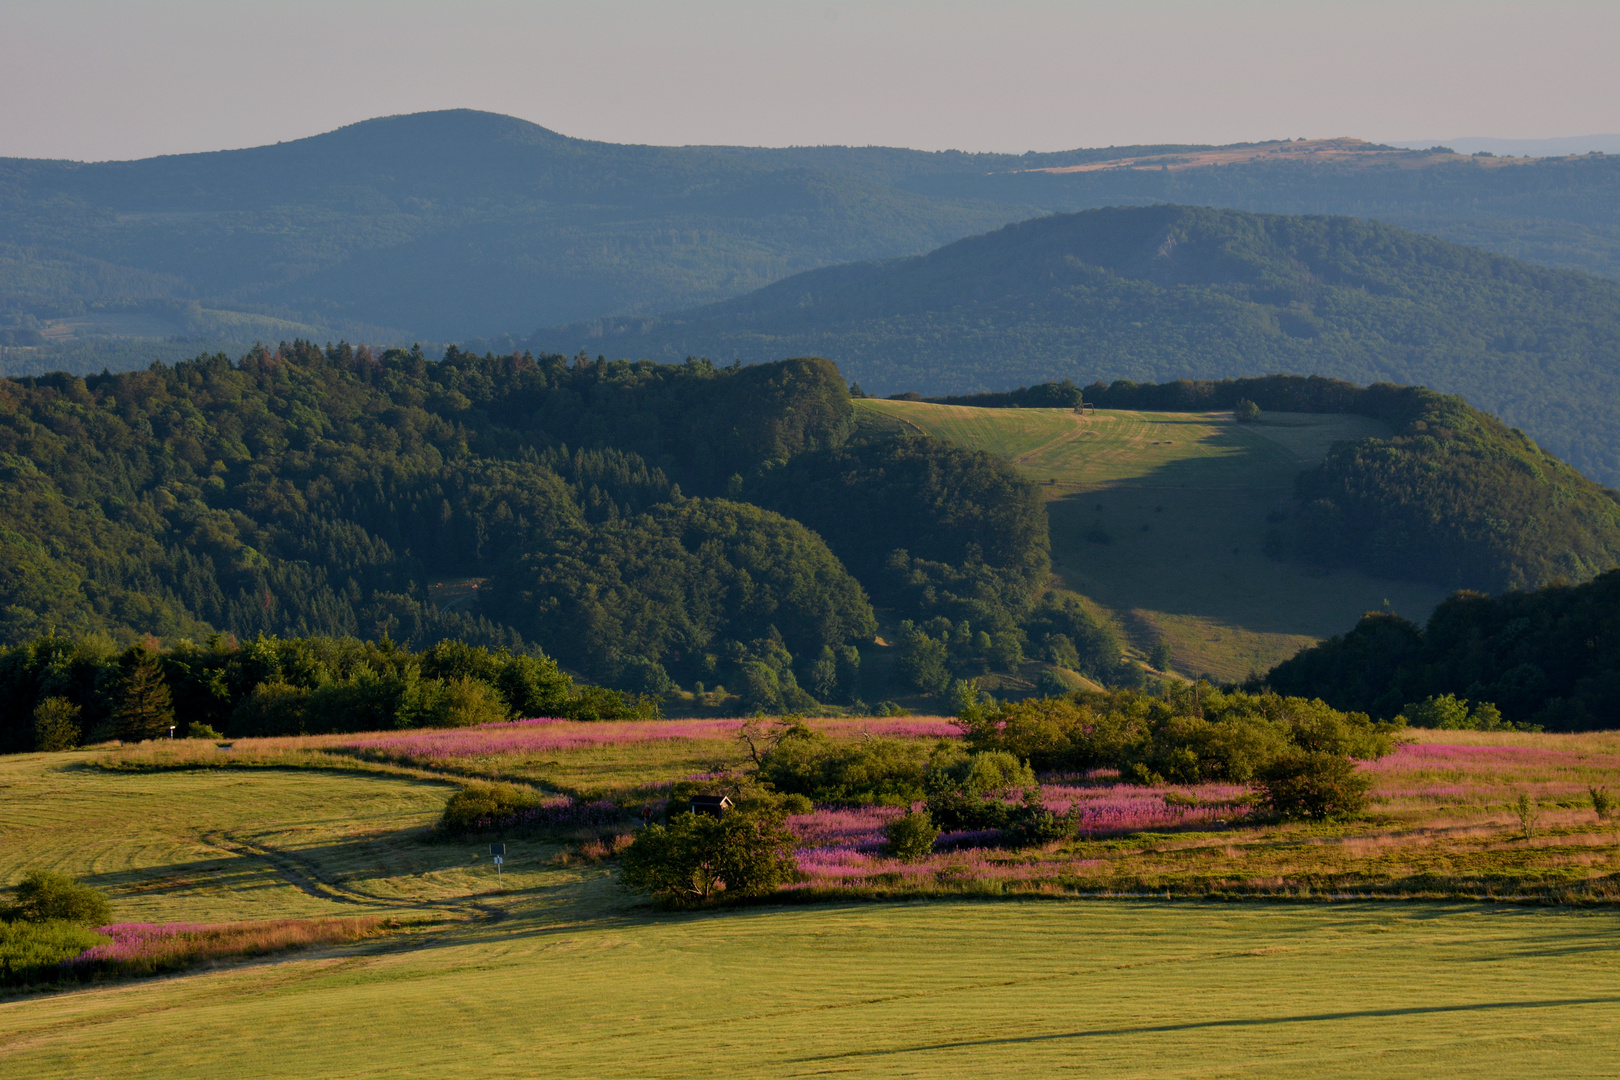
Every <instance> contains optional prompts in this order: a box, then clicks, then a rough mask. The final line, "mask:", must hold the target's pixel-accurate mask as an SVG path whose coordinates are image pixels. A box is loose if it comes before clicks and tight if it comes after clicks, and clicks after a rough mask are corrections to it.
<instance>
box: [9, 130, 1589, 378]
mask: <svg viewBox="0 0 1620 1080" xmlns="http://www.w3.org/2000/svg"><path fill="white" fill-rule="evenodd" d="M1167 201H1169V202H1182V203H1194V204H1209V205H1217V206H1230V207H1236V208H1240V209H1248V210H1266V211H1275V212H1287V213H1302V212H1308V213H1322V212H1333V213H1347V214H1354V215H1357V216H1363V217H1368V216H1370V217H1377V218H1379V219H1382V220H1386V221H1395V222H1398V223H1403V224H1407V225H1409V226H1410V227H1412V228H1416V229H1419V230H1420V231H1425V232H1433V233H1436V234H1439V235H1444V236H1447V237H1450V238H1451V239H1454V240H1458V241H1462V242H1467V243H1473V244H1478V245H1480V246H1483V247H1486V248H1489V249H1491V250H1494V251H1498V252H1501V253H1506V254H1510V255H1514V256H1518V257H1522V258H1526V259H1529V260H1531V261H1535V262H1540V263H1543V264H1546V265H1552V266H1567V267H1579V268H1584V269H1588V270H1592V271H1594V272H1598V273H1604V274H1609V275H1610V276H1616V277H1620V225H1616V224H1615V221H1616V218H1615V215H1616V212H1617V210H1620V158H1615V157H1605V156H1603V155H1595V156H1588V157H1581V158H1567V159H1548V160H1537V161H1530V160H1528V159H1505V158H1486V157H1465V156H1462V155H1458V154H1451V153H1435V152H1428V151H1412V150H1400V149H1396V148H1393V147H1388V146H1378V145H1374V144H1370V143H1365V142H1361V141H1359V140H1354V139H1333V140H1317V141H1314V142H1303V141H1296V142H1288V141H1286V140H1284V141H1281V142H1274V143H1260V144H1245V145H1239V146H1230V147H1207V146H1146V147H1109V148H1106V149H1088V150H1070V151H1062V152H1058V153H1042V154H1022V155H1013V154H969V153H959V152H943V153H923V152H918V151H912V150H903V149H891V148H883V147H864V148H855V147H798V148H785V149H765V148H750V147H652V146H623V145H615V144H610V143H600V142H592V141H588V140H585V139H577V138H569V137H567V136H564V135H560V134H558V133H556V132H553V131H549V130H547V129H545V128H543V127H540V126H538V125H536V124H531V123H528V122H526V121H522V120H517V119H514V118H512V117H505V116H499V115H495V114H491V113H481V112H475V111H471V110H452V111H446V112H438V113H421V114H416V115H411V116H395V117H386V118H381V119H377V120H370V121H365V122H362V123H358V124H353V125H350V126H348V127H345V128H342V129H339V130H337V131H333V132H329V133H326V134H323V135H317V136H314V137H311V138H307V139H299V140H295V141H292V142H287V143H280V144H277V145H274V146H262V147H255V148H251V149H245V150H232V151H222V152H217V153H206V154H184V155H174V156H169V157H160V158H151V159H146V160H141V161H125V162H98V163H79V162H66V161H39V160H26V159H7V160H0V348H3V349H4V350H5V355H4V356H0V370H7V371H21V370H25V369H26V370H29V371H44V370H53V369H54V368H53V366H52V365H53V363H54V364H55V365H56V366H61V365H63V364H72V365H77V367H76V370H100V369H101V367H102V364H103V362H106V363H110V364H111V365H112V366H113V367H114V368H115V369H116V368H118V367H120V366H122V367H133V366H143V367H144V366H145V364H146V363H148V362H150V360H151V359H153V358H155V357H159V356H160V355H161V358H165V359H169V360H174V359H179V358H181V357H183V356H188V355H192V354H193V353H194V352H195V351H196V348H197V345H196V342H198V341H201V340H205V339H206V340H211V341H239V342H243V343H244V346H243V347H245V346H246V344H248V343H251V342H253V341H254V340H278V339H286V338H288V337H291V336H293V335H296V334H304V335H305V336H309V335H313V334H316V333H320V334H330V335H331V336H333V337H336V336H339V335H340V334H345V333H346V334H347V335H348V336H349V337H350V338H351V339H354V338H356V336H357V335H358V336H360V337H363V338H365V339H367V340H371V341H373V342H376V341H384V342H390V343H393V342H399V341H409V340H413V339H420V340H459V339H465V338H468V337H471V336H476V335H485V336H488V335H504V334H519V335H520V334H525V333H528V332H529V331H531V330H532V329H533V328H535V327H537V326H546V325H553V324H557V323H563V322H568V321H572V320H581V319H594V318H597V317H601V316H609V315H621V314H629V313H641V314H645V313H655V312H660V311H668V310H674V309H677V308H680V307H684V306H689V305H694V304H701V303H706V302H709V301H714V300H719V299H724V298H727V297H733V296H737V295H740V294H742V293H745V292H747V291H749V290H750V289H754V288H758V287H760V286H762V285H765V284H768V283H770V282H772V281H776V280H779V279H781V278H783V277H786V276H788V275H791V274H793V273H796V272H799V271H802V270H806V269H811V268H815V267H821V266H826V265H829V264H835V263H839V262H845V261H850V260H856V259H868V258H880V257H888V256H895V255H904V254H910V253H915V252H922V251H926V250H929V249H930V248H932V247H935V246H937V245H939V244H942V243H946V242H948V241H951V240H954V239H957V238H959V237H963V236H967V235H970V234H973V233H977V232H981V231H983V230H985V229H988V228H993V227H995V226H998V225H1002V224H1005V223H1007V222H1009V221H1018V220H1023V219H1025V218H1029V217H1033V216H1037V215H1040V214H1044V213H1049V212H1052V211H1056V210H1077V209H1084V208H1088V207H1097V206H1105V205H1140V204H1149V203H1160V202H1167ZM175 337H180V338H186V339H190V341H191V344H190V345H189V348H190V350H191V351H189V352H187V351H185V350H186V349H187V348H188V345H187V344H186V342H183V341H173V340H167V339H171V338H175ZM132 342H144V343H145V345H144V346H142V347H138V348H137V347H130V343H132ZM118 343H123V344H122V345H119V344H118ZM582 344H588V343H585V342H580V341H570V342H569V343H567V345H566V347H565V351H568V352H572V351H573V350H574V349H575V348H578V347H580V346H581V345H582ZM28 350H34V351H33V352H30V351H28ZM497 351H505V350H497ZM53 358H54V360H53Z"/></svg>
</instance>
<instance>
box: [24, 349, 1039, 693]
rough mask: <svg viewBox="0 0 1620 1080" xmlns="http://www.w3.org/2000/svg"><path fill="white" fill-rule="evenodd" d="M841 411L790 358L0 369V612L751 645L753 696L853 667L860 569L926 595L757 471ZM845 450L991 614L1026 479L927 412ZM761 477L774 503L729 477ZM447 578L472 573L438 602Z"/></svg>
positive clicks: (1035, 566) (566, 658)
mask: <svg viewBox="0 0 1620 1080" xmlns="http://www.w3.org/2000/svg"><path fill="white" fill-rule="evenodd" d="M853 412H854V409H853V405H852V403H851V401H850V398H849V393H848V390H847V389H846V387H845V385H844V382H843V379H842V378H841V376H840V375H839V373H838V371H837V369H836V368H835V367H834V366H833V365H832V364H830V363H828V362H827V361H825V360H813V359H798V360H787V361H781V362H777V363H772V364H762V365H756V366H752V367H740V366H731V367H724V368H722V367H716V366H715V365H713V364H710V363H708V362H707V361H697V360H692V361H688V362H686V363H682V364H676V365H658V364H651V363H645V362H643V363H635V364H631V363H626V362H622V361H621V362H613V363H608V362H604V361H600V360H598V361H593V360H590V359H589V358H587V357H584V356H583V355H582V356H580V357H576V358H574V360H573V361H571V362H570V361H569V360H567V359H566V358H564V357H561V356H541V357H539V358H535V357H533V356H530V355H526V354H514V355H512V356H502V357H496V356H489V355H486V356H482V357H479V356H473V355H471V354H468V353H465V352H462V351H460V350H458V349H454V348H451V349H449V350H447V352H446V354H445V357H444V359H443V360H442V361H440V362H430V361H428V360H427V359H426V358H425V357H423V356H422V355H421V354H420V352H405V351H402V350H390V351H388V352H387V353H385V354H383V355H381V356H377V355H373V354H372V352H371V351H370V350H369V349H365V348H361V349H352V348H350V347H349V346H347V345H338V346H329V347H327V348H325V349H321V348H317V347H315V346H313V345H310V344H308V343H304V342H295V343H293V344H291V345H284V346H282V347H281V348H279V349H277V350H276V351H274V352H272V351H270V350H267V349H259V350H256V351H254V352H253V353H251V354H249V355H248V356H246V357H244V358H243V359H242V360H241V361H240V362H237V363H233V362H231V361H230V360H229V359H228V358H227V357H225V356H219V355H216V356H205V357H200V358H198V359H197V360H194V361H187V362H183V363H181V364H178V365H175V366H174V367H172V368H171V367H166V366H164V365H154V366H153V367H152V369H151V370H148V371H143V372H133V373H126V374H118V375H101V376H91V377H89V378H87V379H81V378H78V377H75V376H71V375H55V376H49V377H45V378H37V379H20V380H9V381H5V382H0V470H4V480H5V482H4V484H3V485H0V556H3V558H0V642H4V643H21V642H24V641H26V640H28V639H32V638H35V637H39V636H42V635H45V636H48V635H50V634H53V633H54V634H63V633H72V634H77V635H84V634H105V635H111V636H112V637H113V638H116V639H120V640H128V639H130V638H132V637H138V636H140V635H143V634H154V635H157V636H158V637H161V638H164V639H167V640H171V641H172V640H176V639H180V638H191V639H195V640H202V639H205V638H207V637H209V635H211V634H213V633H215V632H226V633H231V634H235V635H237V636H238V637H241V638H248V637H252V636H254V635H259V634H281V635H296V636H300V637H303V636H312V635H349V636H356V637H364V638H383V637H391V638H392V639H394V640H397V641H399V642H401V643H408V644H413V645H415V646H416V647H418V648H421V647H426V646H429V645H431V644H433V643H434V642H438V641H442V640H445V639H462V640H465V641H467V642H471V643H475V644H480V645H487V646H491V647H504V648H507V649H510V650H512V651H514V653H521V652H524V651H526V650H530V651H532V650H535V649H539V650H543V651H544V652H545V653H546V654H549V655H550V656H553V657H556V658H557V659H559V660H561V661H562V662H563V663H564V664H566V665H567V666H568V667H569V668H570V669H571V670H573V671H575V672H578V673H580V674H582V675H584V676H586V677H588V678H590V679H592V680H593V681H598V682H604V683H608V684H611V685H614V686H619V687H623V688H626V689H629V690H632V691H638V692H646V693H649V694H658V693H662V692H664V691H666V690H667V689H668V688H669V687H670V685H671V680H672V679H674V680H679V681H681V682H682V683H687V684H689V683H692V682H699V681H701V682H707V683H709V685H711V686H713V685H715V684H718V683H722V682H729V683H732V684H736V682H737V679H738V678H741V677H743V676H748V677H749V678H751V679H752V680H753V681H752V682H751V683H749V684H748V685H751V686H754V687H755V689H756V690H757V691H758V692H757V693H754V694H753V695H752V696H751V697H750V698H749V700H750V701H751V702H752V704H754V705H757V706H759V707H772V706H775V705H779V704H784V703H786V704H789V705H792V704H795V703H799V704H802V703H803V702H805V701H809V700H811V699H809V698H808V697H806V696H805V693H806V691H805V690H804V685H814V686H816V687H817V688H818V692H820V693H821V694H822V695H823V697H825V696H826V695H829V694H835V693H836V694H844V695H846V696H852V695H853V694H854V693H855V688H854V687H853V685H852V683H851V679H850V678H849V677H848V672H847V669H849V668H851V666H852V665H853V666H854V667H858V658H857V659H855V660H853V661H851V660H849V658H848V657H847V656H846V654H845V652H844V651H845V650H847V649H849V648H850V647H851V646H852V645H853V644H856V643H859V642H862V641H869V640H870V639H871V638H872V636H873V634H874V633H875V630H876V623H875V621H874V619H875V617H874V613H873V610H872V607H871V603H870V600H869V599H868V591H869V589H870V588H874V587H876V588H879V589H881V590H883V591H884V595H885V596H886V600H885V602H886V603H889V604H891V605H895V606H897V607H898V608H899V610H900V613H901V614H902V615H915V616H917V617H925V616H932V615H936V614H938V612H937V611H936V610H935V609H936V608H937V606H938V605H937V603H935V601H936V600H937V598H936V597H934V596H933V594H932V593H930V592H929V591H928V590H920V591H917V590H914V591H913V593H912V594H905V595H899V594H896V595H893V596H890V595H889V593H890V592H891V591H892V590H890V589H889V587H888V584H887V581H888V579H887V577H885V575H887V574H889V572H890V571H889V569H888V564H887V563H881V564H877V565H873V564H871V563H869V562H866V561H862V560H860V559H858V558H855V557H856V556H858V555H859V554H860V553H859V552H857V551H855V550H853V549H851V548H848V547H846V548H845V549H844V553H845V554H848V555H850V556H851V558H854V559H855V561H854V562H852V563H851V564H850V567H849V568H846V565H845V563H844V562H842V561H840V558H839V556H838V555H837V554H835V553H834V552H833V551H831V550H829V548H828V546H827V544H826V543H825V542H824V540H823V539H822V537H821V536H820V535H818V534H817V533H816V532H813V531H811V528H807V527H806V526H805V525H804V524H801V523H800V522H799V521H796V520H793V518H795V517H800V516H805V517H808V516H809V515H810V512H811V510H812V509H813V508H812V507H811V506H810V505H809V504H805V505H800V503H799V502H797V501H795V499H794V498H793V493H792V492H791V491H782V490H777V489H773V488H771V486H770V485H769V483H767V481H766V478H767V477H769V476H771V475H774V474H776V473H784V474H785V471H786V470H789V469H792V468H795V465H794V463H795V462H798V461H800V460H804V461H807V462H811V461H821V460H823V459H824V458H825V456H826V455H837V454H840V453H844V452H846V451H845V446H846V443H847V440H848V439H849V436H850V433H851V431H852V427H853V419H852V417H853ZM847 452H848V453H851V454H855V455H858V456H861V457H862V460H864V461H865V462H866V463H867V465H868V467H869V470H870V474H869V475H865V476H862V477H858V478H857V479H856V480H855V481H854V482H853V483H852V484H851V485H849V487H848V490H847V495H848V499H849V506H850V507H851V508H864V509H860V510H859V513H860V514H881V516H882V518H883V521H884V525H885V527H886V528H887V529H888V530H889V531H890V535H891V538H894V537H900V538H910V537H915V538H918V540H919V541H920V545H921V546H920V547H919V551H921V552H925V553H926V557H927V560H928V561H927V564H926V570H925V571H923V570H919V572H926V573H927V574H932V575H934V576H935V577H938V578H939V579H940V580H942V581H949V582H978V581H980V580H981V579H982V580H983V581H987V582H989V583H990V586H987V588H988V591H987V592H985V593H984V594H983V595H979V594H978V593H974V594H973V595H974V597H975V602H976V603H977V604H978V605H979V608H980V609H982V611H983V612H984V613H985V615H984V617H983V618H981V622H982V621H984V618H988V619H991V620H993V621H997V625H998V626H1000V627H1001V628H1002V629H1005V630H1007V631H1008V632H1016V631H1015V627H1016V623H1017V620H1018V619H1019V618H1021V617H1022V616H1023V615H1024V614H1025V613H1026V612H1027V609H1028V607H1029V605H1030V603H1031V601H1032V598H1033V590H1034V589H1035V588H1036V587H1037V586H1038V585H1039V584H1041V578H1042V577H1043V576H1044V570H1045V566H1046V558H1047V555H1046V534H1045V531H1044V519H1043V518H1041V517H1040V515H1039V512H1038V511H1039V502H1038V500H1036V499H1035V498H1034V496H1033V489H1032V488H1031V487H1030V486H1029V485H1028V483H1027V482H1025V481H1023V480H1021V479H1019V478H1018V477H1017V476H1016V475H1014V474H1012V473H1011V472H1010V471H1009V470H1007V469H1006V468H1005V467H1004V466H1000V465H998V464H997V463H994V462H991V461H989V459H987V458H983V457H982V455H980V456H977V457H976V456H974V455H966V454H963V453H962V452H961V451H958V450H956V449H955V448H953V447H950V446H948V445H946V444H944V443H941V442H938V441H937V440H931V439H908V440H904V441H888V442H884V441H879V442H876V443H864V442H863V443H862V444H861V446H860V447H859V448H858V449H856V448H850V449H849V450H848V451H847ZM885 462H887V463H888V464H889V466H890V471H888V472H885V470H884V463H885ZM942 477H944V478H947V479H949V480H951V481H952V483H955V482H957V481H961V482H963V483H964V484H966V485H967V486H965V487H964V488H963V489H962V490H961V491H960V492H959V491H957V490H955V489H954V488H953V487H952V486H950V484H946V485H943V486H942V485H941V482H940V480H941V478H942ZM970 481H971V482H970ZM755 489H757V490H758V491H759V492H761V493H762V494H759V495H750V492H751V491H754V490H755ZM868 489H875V490H877V491H879V492H880V494H874V493H873V491H869V490H868ZM767 491H769V492H773V494H772V500H773V501H772V505H771V506H768V507H767V506H761V505H752V504H750V503H749V502H746V501H740V500H747V499H750V498H756V499H761V500H763V499H764V494H763V493H764V492H767ZM852 512H855V511H854V510H853V509H852ZM784 515H786V516H784ZM1032 515H1033V516H1032ZM837 524H838V523H837V522H834V521H829V520H826V519H825V518H823V519H821V520H820V521H819V525H821V526H825V527H828V528H832V527H834V526H836V525H837ZM813 527H814V526H813ZM904 546H905V543H903V542H901V541H900V540H895V541H894V542H893V543H892V544H891V547H892V548H903V547H904ZM919 565H921V563H920V562H919ZM852 570H853V571H854V573H852V572H851V571H852ZM863 575H864V576H863ZM444 578H452V579H457V580H461V581H464V582H472V583H473V584H476V585H477V586H478V587H479V588H478V590H477V591H475V592H468V593H467V594H466V595H464V596H463V597H462V598H461V599H460V600H458V601H457V602H456V603H453V604H451V603H443V602H441V601H440V600H436V599H435V598H434V596H433V587H434V586H435V585H436V584H437V583H439V582H440V581H441V580H442V579H444ZM863 582H870V584H863ZM956 588H958V589H959V590H960V591H963V592H967V591H968V589H967V586H965V585H957V586H956ZM976 610H978V609H976ZM841 657H842V659H840V658H841ZM818 664H819V665H820V666H819V667H818ZM840 665H842V666H843V669H846V674H845V675H844V676H839V675H838V674H837V672H838V671H839V670H841V669H840ZM829 670H830V671H831V672H832V674H830V675H829V674H827V672H828V671H829ZM767 675H768V677H767ZM801 684H804V685H801Z"/></svg>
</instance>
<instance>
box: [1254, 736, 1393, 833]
mask: <svg viewBox="0 0 1620 1080" xmlns="http://www.w3.org/2000/svg"><path fill="white" fill-rule="evenodd" d="M1256 786H1257V787H1258V788H1259V792H1260V802H1261V805H1262V806H1263V807H1264V808H1265V809H1266V810H1268V811H1270V812H1271V813H1273V814H1275V815H1276V816H1278V817H1280V818H1284V819H1292V820H1306V821H1330V820H1344V819H1349V818H1354V817H1357V816H1359V815H1360V814H1362V813H1363V812H1364V811H1365V810H1366V809H1367V792H1368V791H1369V790H1370V789H1371V787H1372V780H1371V778H1370V777H1368V776H1366V775H1365V774H1364V773H1362V772H1360V771H1359V770H1358V769H1357V768H1356V763H1355V762H1354V761H1352V760H1350V758H1348V757H1345V756H1343V755H1341V754H1332V753H1327V752H1323V751H1294V752H1292V753H1288V754H1284V755H1282V756H1281V757H1279V758H1277V759H1276V760H1275V761H1273V762H1271V763H1270V764H1269V765H1267V766H1266V767H1265V769H1264V770H1263V771H1262V772H1261V773H1260V776H1259V779H1258V783H1257V784H1256Z"/></svg>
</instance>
